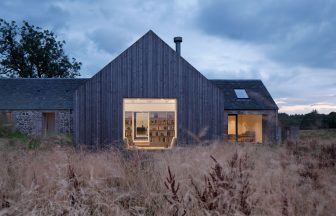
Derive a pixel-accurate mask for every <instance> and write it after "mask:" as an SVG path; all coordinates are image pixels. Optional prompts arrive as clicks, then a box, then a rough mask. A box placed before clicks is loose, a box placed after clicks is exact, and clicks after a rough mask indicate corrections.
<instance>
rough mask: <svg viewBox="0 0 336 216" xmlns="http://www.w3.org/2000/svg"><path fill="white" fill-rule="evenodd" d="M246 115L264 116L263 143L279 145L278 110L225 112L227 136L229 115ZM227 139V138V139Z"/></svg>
mask: <svg viewBox="0 0 336 216" xmlns="http://www.w3.org/2000/svg"><path fill="white" fill-rule="evenodd" d="M229 114H245V115H248V114H249V115H262V133H263V137H262V140H263V143H277V142H278V140H277V138H278V136H277V127H278V111H277V110H225V111H224V119H225V121H224V128H225V134H226V136H227V129H228V115H229ZM226 138H227V137H226Z"/></svg>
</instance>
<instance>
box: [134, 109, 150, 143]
mask: <svg viewBox="0 0 336 216" xmlns="http://www.w3.org/2000/svg"><path fill="white" fill-rule="evenodd" d="M134 123H135V137H134V139H135V140H148V112H135V113H134Z"/></svg>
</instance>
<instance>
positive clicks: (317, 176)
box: [0, 140, 336, 215]
mask: <svg viewBox="0 0 336 216" xmlns="http://www.w3.org/2000/svg"><path fill="white" fill-rule="evenodd" d="M321 146H328V148H322V147H321ZM335 151H336V148H335V140H329V141H319V142H317V141H314V140H305V141H300V142H298V143H292V142H290V143H288V145H287V146H282V147H271V146H267V145H232V144H231V145H229V144H221V143H217V144H212V145H209V146H196V147H193V148H191V147H189V148H174V149H172V150H171V151H158V152H135V151H132V152H130V154H128V155H126V156H125V154H124V153H119V152H117V151H114V150H108V151H99V152H89V151H75V150H74V149H72V148H70V147H53V148H49V149H48V148H47V149H44V150H16V151H13V150H10V151H6V150H1V151H0V164H1V166H0V215H1V214H5V215H6V214H8V215H174V214H175V215H183V214H185V215H205V214H210V215H218V214H223V212H227V213H228V214H235V215H244V212H245V214H249V211H250V214H251V215H332V214H333V213H334V212H335V211H336V205H335V203H336V186H335V182H336V172H335V171H336V170H335V160H336V156H335V154H336V152H335ZM236 152H237V153H238V156H239V158H240V157H243V155H244V154H247V155H248V156H249V159H248V160H247V161H246V163H248V164H251V167H249V168H248V169H245V168H244V169H242V170H241V171H239V170H238V168H235V172H234V173H233V172H230V169H231V168H230V166H229V165H228V163H227V161H229V160H232V158H233V156H234V154H235V153H236ZM210 156H213V157H214V158H215V160H217V161H218V164H219V165H220V166H221V170H222V171H221V172H222V174H218V176H220V175H224V176H226V177H228V178H229V179H233V180H231V182H229V180H228V185H229V186H230V187H229V186H220V185H219V186H218V185H217V186H216V185H215V184H217V183H218V181H217V180H218V179H219V178H220V177H215V178H214V181H212V180H210V183H211V187H212V188H215V190H216V191H217V192H215V193H212V194H210V195H209V193H208V195H207V198H206V199H207V200H206V201H204V202H203V201H202V200H201V198H200V197H198V195H197V191H196V189H195V187H194V185H196V187H197V188H198V189H199V191H201V192H209V189H208V185H206V184H205V182H204V179H205V176H206V177H208V178H209V179H211V175H212V174H213V173H211V172H213V169H212V168H211V167H213V168H215V167H216V163H215V162H214V160H212V159H211V158H210ZM168 166H169V167H170V170H171V172H172V175H174V181H176V185H177V184H180V187H179V189H178V190H177V192H176V194H177V196H178V197H179V202H175V201H174V200H173V202H169V201H168V200H171V199H172V198H173V194H172V193H171V191H170V190H169V189H167V188H166V186H165V185H164V182H165V181H167V179H166V177H167V176H168V173H167V167H168ZM237 167H238V166H237ZM217 168H218V167H217ZM232 173H233V174H232ZM230 175H235V177H233V178H231V177H232V176H230ZM239 175H246V179H245V180H247V181H248V182H247V183H248V184H247V186H246V184H245V186H246V187H241V186H242V185H244V184H243V183H241V182H239V181H241V179H242V178H240V177H239ZM216 179H217V180H216ZM191 180H192V181H193V184H194V185H193V184H192V183H191ZM245 180H244V181H245ZM216 181H217V183H216ZM225 181H226V180H225ZM222 183H223V184H224V183H226V182H224V181H223V182H222ZM245 183H246V182H245ZM247 190H248V193H247V192H246V191H247ZM244 191H245V192H244ZM240 193H245V194H246V197H245V198H244V200H243V201H244V202H242V201H241V200H233V199H232V197H238V198H239V197H242V196H240ZM239 199H240V198H239ZM238 201H239V202H238ZM242 203H243V204H244V203H245V204H244V205H245V206H246V205H247V207H246V208H248V209H247V210H246V209H245V210H244V208H243V207H242V205H243V204H242ZM224 205H225V206H224ZM227 206H230V209H229V208H228V207H227Z"/></svg>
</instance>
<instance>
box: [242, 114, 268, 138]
mask: <svg viewBox="0 0 336 216" xmlns="http://www.w3.org/2000/svg"><path fill="white" fill-rule="evenodd" d="M249 133H254V134H255V142H257V143H262V136H263V135H262V115H238V135H240V136H241V135H244V134H245V135H246V134H249Z"/></svg>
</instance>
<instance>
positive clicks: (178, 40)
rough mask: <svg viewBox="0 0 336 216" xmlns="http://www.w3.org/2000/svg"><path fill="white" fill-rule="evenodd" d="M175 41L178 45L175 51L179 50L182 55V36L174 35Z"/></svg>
mask: <svg viewBox="0 0 336 216" xmlns="http://www.w3.org/2000/svg"><path fill="white" fill-rule="evenodd" d="M174 42H175V45H176V49H175V51H176V52H177V55H179V56H180V55H181V43H182V37H174Z"/></svg>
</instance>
